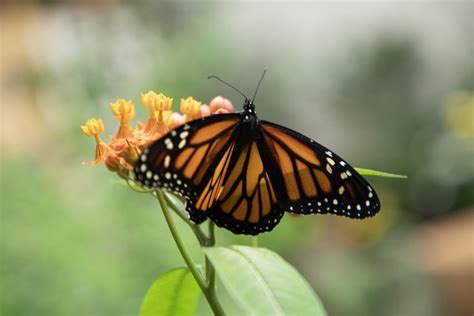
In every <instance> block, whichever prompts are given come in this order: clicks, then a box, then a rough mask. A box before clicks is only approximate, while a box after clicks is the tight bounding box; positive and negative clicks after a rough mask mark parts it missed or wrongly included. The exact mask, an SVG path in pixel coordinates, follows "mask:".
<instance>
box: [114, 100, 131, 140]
mask: <svg viewBox="0 0 474 316" xmlns="http://www.w3.org/2000/svg"><path fill="white" fill-rule="evenodd" d="M110 108H111V110H112V113H113V114H114V116H115V117H116V118H117V119H118V120H119V121H120V127H119V129H118V131H117V135H116V136H115V137H117V138H128V137H131V136H132V133H133V129H132V127H131V126H130V122H129V121H130V120H131V119H132V118H134V117H135V106H134V105H133V103H132V100H128V101H125V100H124V99H118V100H117V101H115V103H110Z"/></svg>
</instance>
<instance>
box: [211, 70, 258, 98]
mask: <svg viewBox="0 0 474 316" xmlns="http://www.w3.org/2000/svg"><path fill="white" fill-rule="evenodd" d="M207 79H217V80H219V81H220V82H222V83H223V84H225V85H226V86H228V87H230V88H232V89H234V90H235V91H237V92H238V93H240V94H241V95H242V96H243V97H244V98H245V100H248V99H249V98H247V96H246V95H245V94H244V93H243V92H242V91H240V90H239V89H237V88H236V87H234V86H233V85H231V84H230V83H228V82H226V81H224V80H222V79H221V78H219V77H218V76H216V75H209V76H207Z"/></svg>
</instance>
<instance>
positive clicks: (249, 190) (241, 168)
mask: <svg viewBox="0 0 474 316" xmlns="http://www.w3.org/2000/svg"><path fill="white" fill-rule="evenodd" d="M261 145H262V144H261V143H259V141H258V139H252V138H248V137H240V138H238V139H237V140H236V145H235V146H236V148H235V150H234V152H233V155H232V159H231V162H230V165H229V168H228V172H227V173H226V176H225V178H224V180H223V181H222V183H221V186H220V189H219V193H218V195H217V200H216V201H215V203H214V205H213V206H212V207H211V208H210V210H209V215H208V216H209V217H210V218H211V219H212V220H213V221H214V222H215V223H216V224H217V225H218V226H220V227H224V228H226V229H228V230H230V231H232V232H234V233H236V234H248V235H257V234H259V233H261V232H263V231H270V230H272V229H273V228H274V227H275V226H276V225H277V224H278V223H279V221H280V219H281V217H282V216H283V213H284V211H283V210H282V209H281V208H280V207H279V205H278V200H277V195H276V190H275V186H274V183H272V181H271V179H270V172H269V170H268V169H267V168H268V165H267V164H266V163H265V162H264V161H265V159H264V157H262V154H261V153H262V152H261V150H262V148H263V147H262V146H261ZM205 193H206V191H204V192H203V194H205ZM198 203H199V202H198ZM198 207H199V206H198Z"/></svg>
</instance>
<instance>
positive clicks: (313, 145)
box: [260, 121, 380, 218]
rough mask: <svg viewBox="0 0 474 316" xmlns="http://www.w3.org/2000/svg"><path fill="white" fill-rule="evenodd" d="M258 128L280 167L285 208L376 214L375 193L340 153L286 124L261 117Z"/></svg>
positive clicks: (305, 211) (304, 211)
mask: <svg viewBox="0 0 474 316" xmlns="http://www.w3.org/2000/svg"><path fill="white" fill-rule="evenodd" d="M260 129H261V133H262V135H263V140H264V143H265V145H266V148H267V151H268V153H269V156H270V157H271V160H272V163H273V164H274V165H275V166H276V167H277V169H278V170H279V171H280V179H281V181H280V182H282V185H284V189H285V190H284V192H285V195H284V196H281V197H279V198H281V199H282V200H286V201H287V205H286V207H287V209H286V210H287V211H289V212H292V213H299V214H312V213H332V214H336V215H343V216H347V217H350V218H365V217H370V216H373V215H375V214H376V213H377V212H378V211H379V209H380V202H379V199H378V197H377V194H376V193H375V191H374V190H373V188H372V187H371V186H370V184H368V183H367V181H366V180H365V179H364V178H363V177H362V176H361V175H360V174H359V173H358V172H357V171H356V170H354V168H352V167H351V166H350V165H349V164H348V163H347V162H345V161H344V160H343V159H341V158H340V157H339V156H337V155H336V154H334V153H333V152H331V151H330V150H328V149H327V148H325V147H323V146H322V145H320V144H318V143H317V142H315V141H314V140H312V139H310V138H308V137H306V136H304V135H302V134H300V133H298V132H296V131H293V130H291V129H288V128H286V127H283V126H280V125H277V124H274V123H270V122H265V121H261V122H260Z"/></svg>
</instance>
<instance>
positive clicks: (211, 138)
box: [134, 113, 240, 223]
mask: <svg viewBox="0 0 474 316" xmlns="http://www.w3.org/2000/svg"><path fill="white" fill-rule="evenodd" d="M239 120H240V116H239V115H238V114H234V113H229V114H219V115H213V116H210V117H206V118H202V119H198V120H195V121H192V122H189V123H186V124H184V125H182V126H180V127H178V128H176V129H174V130H172V131H171V132H169V133H167V134H166V135H164V136H163V137H162V138H160V139H159V140H157V141H156V142H154V143H153V144H152V145H151V146H149V147H148V148H145V149H144V151H143V154H142V155H141V156H140V158H139V159H138V161H137V162H136V163H135V166H134V176H135V178H136V180H137V181H138V182H140V183H141V184H142V185H144V186H145V187H148V188H155V187H161V188H164V189H166V190H169V191H171V192H173V193H176V194H178V195H182V196H184V197H185V199H186V210H187V212H188V214H189V215H190V219H191V220H192V221H193V222H195V223H200V222H202V221H204V220H205V219H206V215H205V211H200V210H197V209H196V207H195V206H196V202H197V200H198V197H199V196H200V194H201V192H202V191H203V190H204V189H205V188H206V185H207V184H208V183H209V182H210V181H211V182H213V183H214V182H215V180H213V179H215V178H216V177H217V179H221V178H222V177H223V175H221V173H225V171H224V168H226V165H227V162H226V161H227V160H228V158H227V157H228V156H229V154H230V152H232V144H233V139H234V132H235V130H236V128H237V126H238V124H239Z"/></svg>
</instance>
